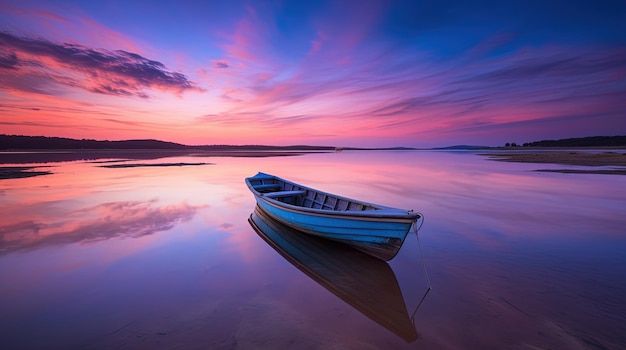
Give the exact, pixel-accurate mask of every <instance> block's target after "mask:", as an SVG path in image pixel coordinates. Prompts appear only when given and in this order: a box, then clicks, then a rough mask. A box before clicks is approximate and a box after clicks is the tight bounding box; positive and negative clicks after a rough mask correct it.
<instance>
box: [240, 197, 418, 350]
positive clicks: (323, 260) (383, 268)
mask: <svg viewBox="0 0 626 350" xmlns="http://www.w3.org/2000/svg"><path fill="white" fill-rule="evenodd" d="M248 221H249V222H250V225H251V226H252V228H254V230H255V231H256V232H257V234H258V235H259V236H260V237H261V238H262V239H263V240H264V241H265V242H266V243H267V244H268V245H269V246H271V247H272V248H273V249H274V250H276V251H277V252H278V253H279V254H280V255H282V256H283V258H285V259H286V260H287V261H288V262H289V263H291V264H292V265H293V266H295V267H296V268H298V269H299V270H300V271H302V272H303V273H305V274H306V275H307V276H309V277H310V278H311V279H313V280H314V281H315V282H317V283H318V284H320V285H321V286H322V287H324V288H326V289H327V290H328V291H330V292H331V293H333V294H334V295H336V296H337V297H339V298H340V299H341V300H343V301H344V302H346V303H347V304H348V305H350V306H352V307H353V308H354V309H355V310H357V311H359V312H360V313H361V314H363V315H365V316H366V317H368V318H369V319H371V320H372V321H374V322H376V323H378V324H379V325H380V326H382V327H384V328H386V329H387V330H389V331H391V332H392V333H394V334H395V335H396V336H398V337H400V338H402V339H404V340H405V341H406V342H407V343H411V342H413V341H415V340H417V338H418V334H417V331H416V329H415V325H414V323H413V320H412V318H411V317H410V316H409V313H408V311H407V308H406V304H405V302H404V297H403V296H402V290H401V289H400V286H399V284H398V280H397V279H396V276H395V274H394V272H393V270H392V269H391V267H389V265H388V264H387V263H386V262H384V261H381V260H380V259H376V258H374V257H372V256H370V255H368V254H365V253H363V252H360V251H358V250H355V249H352V248H351V247H349V246H347V245H345V244H341V243H338V242H333V241H330V240H327V239H322V238H319V237H314V236H311V235H307V234H303V233H302V232H300V231H297V230H294V229H293V228H291V227H289V226H286V225H284V224H282V223H280V222H278V221H276V220H274V219H273V218H271V217H270V216H269V215H268V214H267V213H265V212H264V211H263V210H262V209H260V208H259V207H258V206H257V207H256V208H255V210H254V212H253V213H252V214H251V215H250V218H249V220H248Z"/></svg>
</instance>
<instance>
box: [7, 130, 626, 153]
mask: <svg viewBox="0 0 626 350" xmlns="http://www.w3.org/2000/svg"><path fill="white" fill-rule="evenodd" d="M625 146H626V136H590V137H582V138H568V139H559V140H542V141H535V142H529V143H524V144H523V145H517V144H515V143H512V144H507V145H506V147H507V148H509V147H512V148H543V147H546V148H550V147H625ZM489 148H494V147H488V146H471V145H456V146H448V147H438V148H432V149H435V150H474V149H489ZM497 148H500V147H497ZM0 150H3V151H8V150H163V151H166V150H181V151H185V150H203V151H250V150H253V151H311V152H314V151H318V152H330V151H341V150H347V151H349V150H364V151H367V150H393V151H397V150H400V151H401V150H418V148H412V147H386V148H360V147H336V146H307V145H293V146H266V145H183V144H180V143H175V142H167V141H160V140H152V139H147V140H123V141H108V140H91V139H80V140H79V139H71V138H64V137H49V136H22V135H4V134H0Z"/></svg>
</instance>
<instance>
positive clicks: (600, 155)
mask: <svg viewBox="0 0 626 350" xmlns="http://www.w3.org/2000/svg"><path fill="white" fill-rule="evenodd" d="M481 155H483V156H487V157H489V159H491V160H496V161H503V162H518V163H542V164H563V165H575V166H587V167H611V166H613V167H626V152H613V151H611V152H602V151H598V152H575V151H534V152H533V151H514V152H509V151H505V152H497V153H496V152H494V153H486V154H481ZM536 171H543V172H559V173H576V174H615V175H626V168H602V169H594V168H590V169H537V170H536Z"/></svg>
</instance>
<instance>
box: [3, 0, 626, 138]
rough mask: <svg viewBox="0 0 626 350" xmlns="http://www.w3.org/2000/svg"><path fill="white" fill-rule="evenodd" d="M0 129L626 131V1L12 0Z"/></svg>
mask: <svg viewBox="0 0 626 350" xmlns="http://www.w3.org/2000/svg"><path fill="white" fill-rule="evenodd" d="M0 134H19V135H43V136H60V137H71V138H90V139H100V140H120V139H148V138H150V139H160V140H164V141H173V142H180V143H184V144H192V145H200V144H238V145H242V144H271V145H293V144H308V145H330V146H359V147H383V146H413V147H437V146H449V145H457V144H471V145H489V146H497V145H502V144H504V143H505V142H517V143H523V142H530V141H537V140H542V139H558V138H569V137H583V136H595V135H607V136H609V135H625V134H626V1H623V0H619V1H618V0H616V1H609V0H607V1H576V0H574V1H546V0H542V1H532V0H531V1H502V0H500V1H467V2H465V1H458V0H451V1H445V0H436V1H419V0H407V1H384V0H382V1H340V0H337V1H312V0H304V1H288V0H284V1H252V0H249V1H238V0H233V1H231V0H220V1H213V0H203V1H200V0H198V1H169V2H167V1H128V0H126V1H91V0H89V1H45V0H42V1H2V0H0Z"/></svg>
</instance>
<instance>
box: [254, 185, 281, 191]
mask: <svg viewBox="0 0 626 350" xmlns="http://www.w3.org/2000/svg"><path fill="white" fill-rule="evenodd" d="M252 187H253V188H254V189H255V190H257V191H261V190H280V184H263V185H253V186H252Z"/></svg>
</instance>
